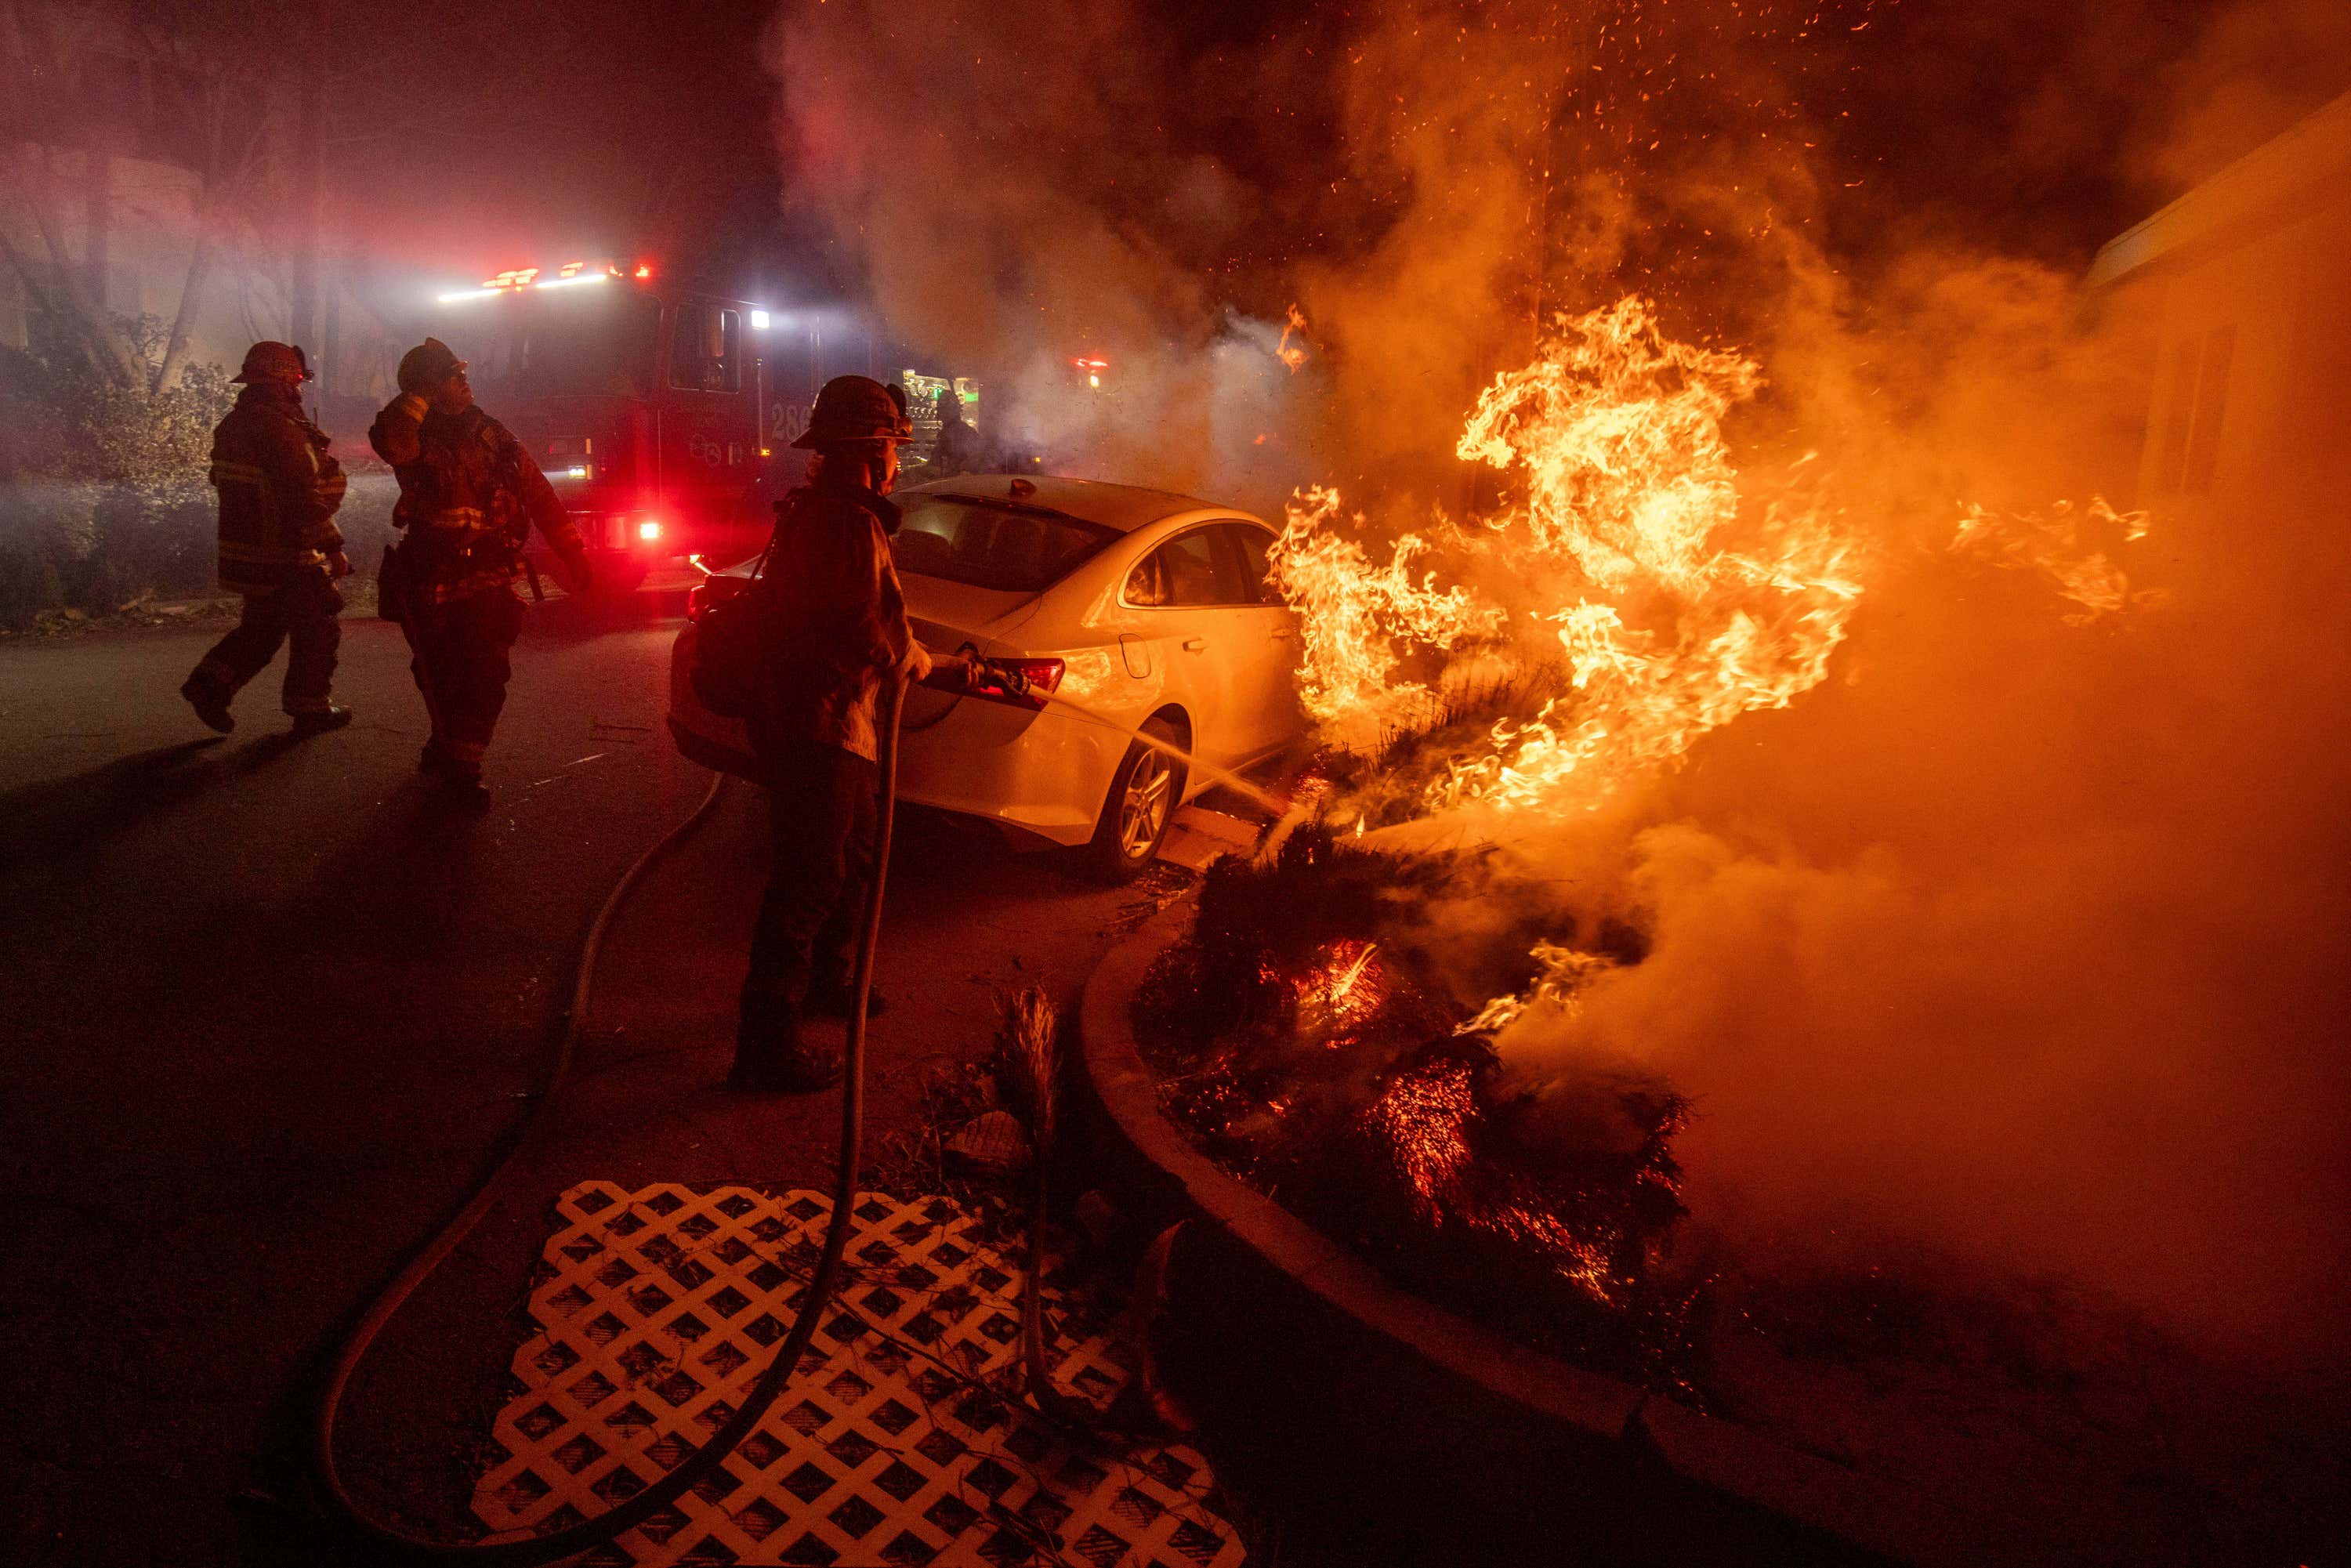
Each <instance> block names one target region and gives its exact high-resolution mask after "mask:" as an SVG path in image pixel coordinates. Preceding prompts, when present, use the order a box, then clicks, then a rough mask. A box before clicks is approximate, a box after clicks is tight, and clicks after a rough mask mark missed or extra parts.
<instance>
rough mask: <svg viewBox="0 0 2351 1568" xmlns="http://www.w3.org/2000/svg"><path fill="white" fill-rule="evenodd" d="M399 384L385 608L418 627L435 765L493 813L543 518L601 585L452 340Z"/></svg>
mask: <svg viewBox="0 0 2351 1568" xmlns="http://www.w3.org/2000/svg"><path fill="white" fill-rule="evenodd" d="M399 380H400V396H398V397H397V398H395V399H393V400H392V402H391V403H390V404H389V405H387V406H386V407H385V408H384V410H383V412H382V413H379V414H378V415H376V420H375V423H374V424H373V425H372V426H371V427H370V428H369V430H368V443H369V444H371V446H373V447H374V448H375V450H376V453H377V455H379V456H381V457H382V459H383V460H384V461H385V462H386V463H389V464H391V465H392V472H393V473H394V474H395V475H396V476H398V477H399V480H400V501H399V504H398V506H397V507H395V508H394V511H393V514H392V526H393V527H395V528H400V529H401V530H402V540H401V543H400V545H399V546H398V548H397V549H395V550H394V551H393V552H392V554H391V556H389V557H388V558H387V559H386V561H385V565H384V574H383V575H384V582H385V587H386V594H387V598H388V599H389V600H390V601H391V603H390V607H389V608H388V609H387V610H386V614H387V615H395V616H396V618H397V619H398V620H399V622H400V623H401V629H402V631H403V632H406V633H407V636H408V646H409V650H410V653H411V654H412V658H411V662H410V664H409V668H410V670H411V671H412V672H413V674H415V676H416V689H417V690H418V691H419V692H421V693H422V694H423V697H424V706H425V710H426V712H427V713H428V714H430V715H431V716H432V720H433V738H432V739H431V740H430V741H428V742H426V743H425V747H424V756H423V761H422V764H421V766H422V767H423V769H424V770H425V771H426V772H428V773H435V774H438V775H440V777H441V779H442V780H443V783H444V786H445V787H446V788H447V789H448V790H449V792H450V793H451V794H452V795H453V796H454V797H455V799H456V800H457V801H458V803H459V804H461V805H464V806H466V807H469V808H472V809H474V810H483V809H486V808H487V806H488V805H489V791H488V789H486V788H485V787H484V785H483V783H482V758H483V755H484V753H485V752H486V751H487V749H488V748H489V744H490V735H491V732H492V731H493V730H495V729H496V727H497V721H498V710H499V709H500V708H502V707H503V706H506V695H507V678H508V677H509V675H510V674H512V666H511V664H510V663H509V661H508V657H507V651H508V650H509V649H511V648H512V647H513V646H514V641H515V638H516V636H517V634H518V633H519V632H521V630H522V610H523V606H522V599H521V596H520V595H518V594H517V592H516V591H515V585H516V583H517V582H518V581H519V580H521V578H522V576H523V558H522V547H523V543H524V541H525V540H526V539H527V538H528V537H529V532H530V528H531V527H532V525H534V524H536V525H537V526H538V531H539V533H540V535H541V536H542V537H543V538H545V539H546V540H547V542H548V544H549V546H550V547H551V548H552V549H554V551H555V553H556V555H557V557H558V558H559V559H561V560H562V561H563V563H564V566H565V568H566V573H565V575H566V577H567V586H568V587H569V588H570V589H571V590H572V591H575V592H580V591H585V590H586V589H587V588H588V586H589V582H590V569H589V565H588V559H587V552H586V549H585V547H584V546H583V545H582V543H581V541H580V533H579V530H578V529H576V528H573V527H572V525H571V519H570V518H569V517H567V516H566V515H565V514H564V510H563V505H562V503H561V502H560V501H559V499H557V497H556V494H555V490H554V487H553V486H550V485H549V484H548V482H547V476H545V475H543V474H541V473H540V472H539V471H538V464H537V463H535V462H533V461H532V460H531V457H530V455H529V454H528V452H526V451H524V450H523V447H522V444H521V443H520V442H518V441H517V440H516V439H515V438H514V436H513V434H511V433H509V432H508V431H507V427H506V426H505V425H503V424H500V423H498V422H497V421H496V420H495V419H492V418H491V417H490V416H489V415H488V414H486V413H483V412H482V410H481V408H480V407H479V406H477V405H476V404H475V402H474V389H473V387H472V385H471V384H470V383H469V382H467V381H466V380H465V361H463V360H460V359H458V358H457V356H456V355H455V354H454V353H452V352H450V350H449V348H448V346H447V345H446V344H444V343H443V342H442V341H441V340H439V339H437V338H427V339H426V340H424V341H423V343H422V344H420V345H418V346H417V347H416V348H413V349H412V350H409V351H408V353H407V355H406V356H405V357H404V358H403V359H402V361H400V372H399Z"/></svg>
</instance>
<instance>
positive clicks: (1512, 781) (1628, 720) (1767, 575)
mask: <svg viewBox="0 0 2351 1568" xmlns="http://www.w3.org/2000/svg"><path fill="white" fill-rule="evenodd" d="M1762 385H1763V375H1762V371H1761V367H1760V366H1759V365H1757V364H1756V362H1755V361H1752V360H1749V359H1747V358H1744V357H1743V356H1741V355H1740V354H1737V353H1734V352H1731V351H1729V350H1717V349H1707V348H1701V347H1698V346H1696V345H1692V344H1687V343H1681V342H1677V341H1675V340H1671V339H1669V338H1667V337H1666V336H1665V335H1664V333H1663V332H1661V331H1660V330H1659V329H1658V327H1657V324H1656V319H1655V316H1654V313H1653V311H1652V308H1651V307H1650V305H1649V303H1648V302H1647V301H1646V300H1645V299H1642V298H1637V297H1627V298H1624V299H1622V300H1619V301H1618V302H1617V303H1616V304H1615V305H1614V306H1611V307H1608V308H1603V309H1598V310H1593V311H1591V312H1589V313H1587V314H1585V315H1582V316H1564V315H1563V316H1562V317H1560V318H1558V319H1557V321H1556V324H1555V330H1554V332H1553V334H1552V337H1551V339H1550V340H1548V342H1547V343H1546V345H1545V348H1544V351H1543V353H1542V355H1541V358H1539V359H1538V360H1536V361H1535V362H1534V363H1532V364H1531V365H1529V366H1527V367H1526V368H1524V369H1522V370H1519V371H1510V372H1508V373H1505V374H1503V375H1500V376H1498V377H1496V378H1495V381H1494V382H1493V384H1492V385H1491V386H1489V387H1488V388H1487V389H1486V390H1485V392H1483V393H1481V394H1480V395H1479V400H1478V403H1477V407H1476V409H1475V410H1474V411H1473V412H1472V413H1471V415H1470V418H1469V422H1468V427H1467V428H1466V429H1465V430H1464V432H1463V433H1462V435H1461V438H1460V441H1459V443H1458V447H1457V451H1458V455H1460V456H1461V457H1462V458H1464V459H1465V460H1468V461H1474V462H1481V463H1485V464H1489V465H1492V466H1493V467H1496V468H1499V469H1501V470H1503V471H1505V472H1506V473H1507V474H1509V475H1510V476H1511V477H1512V478H1513V479H1515V480H1516V481H1517V484H1516V486H1515V490H1514V494H1513V497H1512V498H1511V499H1510V502H1509V503H1508V504H1507V505H1506V506H1505V507H1502V508H1501V509H1500V510H1499V512H1497V513H1496V514H1495V515H1493V516H1491V517H1488V518H1486V519H1484V520H1483V523H1482V527H1481V528H1479V530H1477V533H1478V534H1482V535H1483V536H1484V537H1482V538H1477V537H1476V536H1475V535H1470V534H1465V533H1464V531H1463V530H1458V529H1451V528H1450V527H1449V525H1445V524H1444V523H1443V520H1442V519H1441V518H1440V519H1439V528H1437V529H1436V530H1432V531H1424V532H1417V533H1407V534H1405V535H1404V536H1403V537H1401V538H1398V539H1397V540H1396V542H1395V546H1394V548H1393V550H1392V552H1391V554H1390V556H1389V559H1388V560H1387V561H1386V563H1385V564H1384V565H1379V566H1374V564H1373V562H1372V559H1371V558H1370V556H1369V555H1368V554H1367V553H1366V552H1365V551H1364V549H1362V547H1360V546H1358V545H1356V544H1354V543H1353V541H1351V540H1348V539H1345V538H1341V537H1339V536H1338V535H1337V534H1336V533H1335V532H1334V531H1333V527H1332V525H1333V523H1334V521H1335V519H1336V518H1337V517H1338V516H1339V513H1340V509H1341V505H1342V503H1341V500H1340V497H1339V496H1338V494H1337V493H1336V492H1335V491H1332V490H1329V489H1312V490H1308V491H1304V492H1302V493H1301V495H1300V496H1299V497H1295V498H1294V499H1293V501H1292V503H1291V506H1290V514H1289V517H1288V526H1287V527H1286V528H1285V529H1284V530H1283V534H1282V538H1281V543H1280V550H1279V552H1278V554H1277V557H1276V563H1275V571H1274V580H1275V581H1276V583H1277V584H1278V585H1279V586H1280V588H1281V590H1282V592H1283V594H1284V595H1285V597H1286V598H1288V600H1289V601H1290V603H1291V604H1293V605H1295V606H1296V607H1297V608H1298V609H1299V610H1300V611H1301V612H1302V617H1301V619H1302V622H1303V632H1304V636H1303V643H1304V669H1303V672H1302V674H1301V684H1302V685H1303V686H1304V688H1305V700H1306V706H1307V709H1308V711H1309V712H1310V713H1311V714H1312V715H1313V716H1315V717H1316V718H1317V719H1319V720H1321V721H1322V724H1323V726H1324V728H1325V731H1326V733H1327V734H1329V735H1330V736H1331V737H1332V738H1333V739H1334V740H1337V741H1338V742H1339V743H1340V744H1343V745H1353V746H1356V747H1361V745H1362V744H1363V742H1364V739H1365V738H1366V737H1367V736H1369V737H1376V736H1377V735H1378V734H1380V733H1382V732H1384V730H1385V729H1387V728H1390V727H1395V726H1396V725H1398V724H1403V723H1408V722H1410V720H1411V718H1412V717H1413V716H1415V715H1416V713H1418V714H1426V713H1427V712H1429V711H1431V708H1430V706H1429V704H1428V694H1427V690H1426V686H1425V685H1420V684H1416V683H1409V682H1406V683H1399V682H1397V681H1396V680H1395V673H1396V671H1397V670H1398V668H1399V667H1400V665H1401V664H1402V663H1403V661H1404V659H1405V656H1406V655H1407V654H1409V653H1436V654H1444V655H1450V654H1452V653H1454V651H1455V650H1456V649H1457V648H1458V646H1460V645H1461V644H1462V643H1465V642H1467V641H1468V640H1470V639H1472V638H1477V637H1481V636H1490V635H1492V634H1495V633H1497V632H1499V631H1501V630H1502V629H1503V628H1504V627H1506V626H1509V625H1511V624H1513V623H1515V624H1519V625H1532V626H1537V627H1547V628H1549V641H1550V643H1551V644H1552V646H1551V648H1549V649H1542V648H1540V647H1538V648H1535V649H1530V650H1523V651H1522V652H1523V653H1524V654H1525V655H1526V656H1528V657H1531V658H1539V659H1546V660H1549V661H1551V662H1553V663H1559V664H1564V666H1565V668H1566V671H1567V674H1568V676H1569V685H1570V687H1571V689H1570V690H1569V691H1567V692H1565V693H1563V694H1562V695H1559V696H1557V697H1555V698H1553V699H1552V700H1551V701H1549V702H1547V703H1546V704H1545V705H1544V706H1543V707H1542V709H1541V711H1540V712H1539V713H1538V714H1537V715H1536V716H1534V717H1533V718H1532V719H1531V720H1527V721H1524V722H1517V721H1511V720H1504V721H1500V722H1498V723H1496V724H1495V725H1494V726H1493V727H1492V728H1491V730H1490V731H1489V732H1488V733H1487V734H1486V735H1485V736H1484V737H1482V738H1481V741H1480V743H1479V744H1478V745H1476V746H1474V747H1470V748H1469V749H1468V751H1467V752H1466V753H1464V754H1461V755H1458V756H1456V757H1454V758H1451V759H1450V761H1449V763H1448V765H1447V768H1445V771H1444V774H1443V776H1442V777H1441V778H1438V779H1436V780H1435V781H1434V782H1433V783H1432V784H1431V785H1430V787H1429V790H1428V797H1427V800H1426V805H1427V806H1428V807H1430V808H1431V809H1444V808H1448V807H1456V806H1462V805H1468V804H1473V803H1475V804H1482V805H1485V806H1488V807H1489V808H1493V809H1497V810H1502V811H1539V812H1544V813H1550V814H1559V813H1565V812H1570V811H1575V810H1590V809H1592V808H1593V807H1595V806H1597V805H1599V804H1600V803H1601V802H1602V801H1603V800H1606V799H1607V798H1608V797H1609V796H1610V795H1611V794H1613V793H1614V791H1615V790H1616V789H1619V788H1620V787H1622V786H1623V785H1624V784H1625V783H1626V782H1627V781H1628V780H1630V779H1634V778H1635V777H1637V776H1640V775H1642V774H1644V773H1646V772H1649V771H1651V770H1654V769H1655V768H1657V767H1659V766H1661V765H1664V764H1667V763H1670V762H1671V761H1673V760H1674V759H1676V758H1679V757H1680V756H1681V755H1682V753H1684V752H1685V751H1687V749H1688V747H1690V746H1691V745H1692V744H1693V743H1694V742H1695V741H1697V740H1698V737H1701V736H1703V735H1705V734H1707V733H1708V732H1709V731H1711V730H1713V729H1716V728H1718V727H1720V726H1722V725H1724V724H1727V723H1729V721H1730V720H1731V719H1733V718H1736V717H1737V716H1739V715H1740V714H1742V713H1746V712H1749V711H1750V710H1752V709H1755V708H1759V707H1780V706H1786V705H1787V703H1789V702H1790V701H1791V700H1792V699H1793V698H1794V697H1795V696H1797V695H1800V694H1801V693H1802V692H1804V691H1806V690H1809V689H1810V688H1811V687H1813V686H1814V685H1818V684H1819V683H1820V681H1821V680H1822V679H1823V677H1824V676H1825V675H1826V674H1827V671H1828V662H1829V656H1830V654H1831V653H1833V652H1834V649H1835V648H1836V646H1837V644H1838V643H1840V642H1842V641H1843V639H1844V630H1845V623H1846V622H1847V621H1848V620H1849V618H1850V617H1851V615H1852V613H1853V610H1854V607H1855V602H1856V601H1858V599H1859V598H1860V595H1861V591H1862V585H1861V582H1860V580H1859V575H1858V556H1859V550H1858V547H1857V546H1856V544H1855V541H1854V539H1853V538H1852V536H1851V535H1850V534H1849V533H1848V532H1847V530H1846V529H1845V528H1844V527H1843V526H1842V524H1841V522H1840V521H1839V519H1837V518H1836V517H1834V515H1833V514H1831V513H1829V512H1828V511H1827V510H1826V509H1824V508H1823V507H1821V506H1820V505H1819V504H1818V503H1816V502H1813V501H1812V500H1810V499H1808V498H1807V495H1806V492H1805V490H1804V488H1803V487H1802V486H1799V485H1796V484H1790V485H1788V486H1785V492H1786V493H1785V494H1783V495H1780V496H1775V497H1758V496H1757V495H1755V494H1753V493H1752V491H1753V489H1754V488H1756V487H1753V486H1750V487H1749V488H1748V489H1745V490H1743V489H1742V487H1741V484H1740V473H1739V471H1738V469H1737V468H1736V467H1735V466H1734V465H1733V464H1732V463H1731V460H1730V453H1729V445H1728V443H1727V442H1726V440H1725V438H1724V436H1723V433H1722V421H1723V418H1724V416H1725V415H1726V414H1728V413H1729V412H1730V411H1731V410H1732V409H1733V408H1735V407H1737V406H1738V405H1739V404H1740V403H1742V402H1747V401H1748V400H1750V399H1751V398H1752V397H1753V396H1754V395H1755V394H1756V392H1758V391H1759V390H1760V389H1761V386H1762ZM1808 461H1809V457H1808V458H1807V459H1805V460H1803V462H1808ZM1797 466H1798V467H1799V468H1801V467H1802V462H1800V463H1799V465H1797ZM1432 532H1433V533H1435V534H1436V535H1437V537H1434V538H1433V537H1432ZM1447 535H1450V536H1456V537H1460V538H1465V539H1468V538H1474V539H1475V543H1476V544H1477V545H1478V546H1479V547H1480V548H1481V549H1482V551H1483V553H1486V554H1487V555H1489V557H1491V558H1493V559H1495V560H1496V561H1497V562H1498V563H1499V565H1501V566H1503V567H1505V568H1506V569H1507V575H1508V577H1509V578H1510V583H1511V586H1510V590H1509V591H1510V592H1512V593H1514V594H1517V593H1523V594H1528V595H1531V596H1532V602H1531V603H1528V604H1525V605H1522V606H1505V605H1501V604H1498V603H1495V602H1492V601H1490V600H1489V599H1488V598H1487V597H1486V596H1485V595H1483V594H1482V593H1479V592H1478V591H1473V590H1472V589H1470V588H1468V587H1467V586H1459V585H1457V586H1455V587H1452V588H1449V589H1444V590H1439V588H1438V587H1437V571H1436V570H1435V568H1434V566H1432V565H1427V564H1424V563H1425V562H1426V561H1432V560H1434V559H1440V558H1442V557H1443V556H1445V554H1446V550H1445V548H1444V547H1443V546H1441V545H1440V544H1439V542H1438V538H1444V537H1447ZM1513 609H1515V610H1516V611H1517V614H1516V616H1515V617H1514V616H1513V613H1512V612H1513Z"/></svg>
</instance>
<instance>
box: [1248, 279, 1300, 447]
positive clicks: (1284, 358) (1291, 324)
mask: <svg viewBox="0 0 2351 1568" xmlns="http://www.w3.org/2000/svg"><path fill="white" fill-rule="evenodd" d="M1293 334H1294V335H1295V336H1296V337H1297V339H1298V344H1297V346H1296V347H1295V348H1292V347H1291V346H1290V338H1291V336H1292V335H1293ZM1273 352H1274V357H1275V358H1276V359H1279V360H1280V361H1281V362H1282V363H1283V364H1285V365H1288V366H1289V367H1290V374H1291V375H1293V376H1294V375H1296V374H1297V373H1298V371H1299V368H1300V367H1301V366H1302V365H1304V364H1305V363H1306V313H1305V312H1304V311H1302V310H1301V309H1300V308H1298V307H1297V306H1296V305H1292V306H1290V319H1289V320H1288V321H1286V322H1284V323H1283V324H1282V328H1281V341H1280V342H1279V343H1276V344H1275V345H1274V347H1273ZM1259 439H1260V440H1261V439H1263V438H1262V437H1259Z"/></svg>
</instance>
